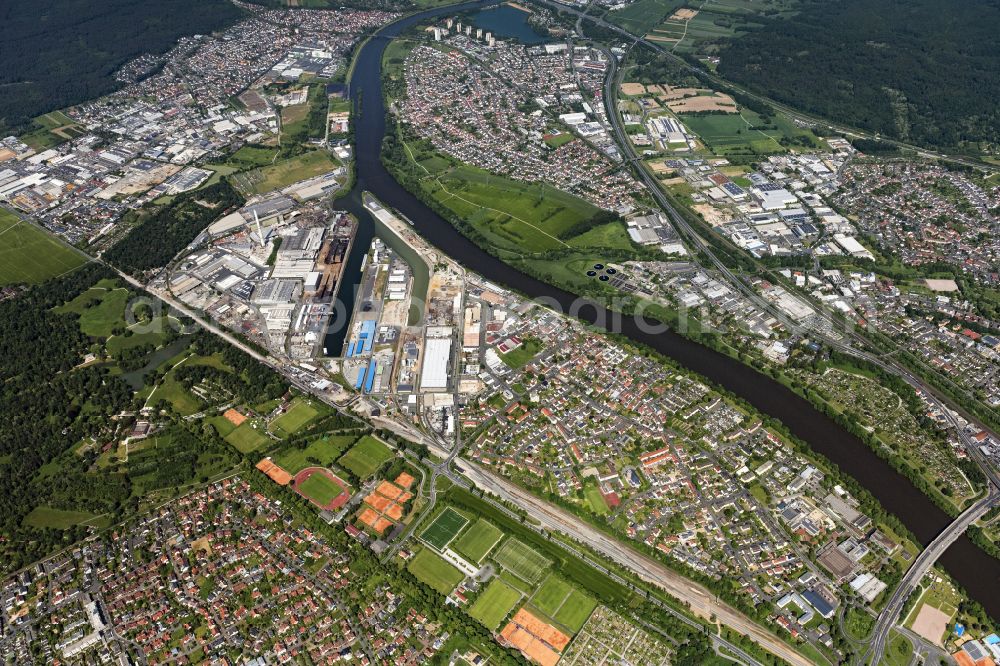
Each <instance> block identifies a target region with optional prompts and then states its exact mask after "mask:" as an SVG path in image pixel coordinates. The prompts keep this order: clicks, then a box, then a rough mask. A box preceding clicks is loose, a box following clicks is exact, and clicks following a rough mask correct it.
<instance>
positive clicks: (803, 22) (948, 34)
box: [719, 0, 1000, 149]
mask: <svg viewBox="0 0 1000 666" xmlns="http://www.w3.org/2000/svg"><path fill="white" fill-rule="evenodd" d="M998 29H1000V2H997V0H841V1H840V2H829V1H828V0H806V1H805V2H804V3H803V5H802V8H801V11H800V12H799V13H798V14H797V15H796V16H794V17H793V18H791V19H787V20H783V19H765V20H764V25H763V27H761V28H759V29H757V30H754V31H752V32H749V33H747V34H746V35H743V36H742V37H738V38H736V39H734V40H732V41H729V42H728V43H726V44H725V45H724V46H723V48H722V51H721V54H720V55H721V58H722V61H721V63H720V65H719V72H720V73H721V74H723V75H724V76H726V77H727V78H729V79H731V80H733V81H736V82H739V83H741V84H744V85H746V86H748V87H750V88H752V89H754V90H757V91H759V92H761V93H763V94H766V95H768V96H769V97H771V98H773V99H775V100H778V101H781V102H784V103H787V104H790V105H793V106H795V107H797V108H799V109H801V110H803V111H806V112H809V113H815V114H818V115H822V116H824V117H828V118H830V119H831V120H834V121H837V122H843V123H847V124H850V125H853V126H856V127H860V128H864V129H867V130H870V131H873V132H878V133H881V134H882V135H883V136H886V137H891V138H894V139H899V140H903V141H907V142H912V143H916V144H922V145H926V146H933V147H939V148H946V149H958V148H966V149H977V148H981V147H982V144H983V143H988V144H992V145H994V146H995V145H996V144H997V143H998V142H1000V105H997V99H1000V49H998V48H997V41H996V40H997V38H996V35H997V31H998Z"/></svg>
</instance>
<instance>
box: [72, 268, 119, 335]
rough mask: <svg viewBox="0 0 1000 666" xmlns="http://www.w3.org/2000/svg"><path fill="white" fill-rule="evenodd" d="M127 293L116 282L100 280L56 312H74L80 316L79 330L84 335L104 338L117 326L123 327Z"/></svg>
mask: <svg viewBox="0 0 1000 666" xmlns="http://www.w3.org/2000/svg"><path fill="white" fill-rule="evenodd" d="M128 296H129V291H128V290H127V289H125V288H124V287H120V286H119V285H118V282H117V281H116V280H101V281H100V282H98V283H97V284H96V285H94V286H93V287H91V288H90V289H88V290H87V291H85V292H83V293H82V294H80V295H79V296H77V297H76V298H74V299H73V300H72V301H70V302H68V303H65V304H63V305H61V306H59V307H58V308H56V312H75V313H77V314H78V315H80V330H81V331H82V332H83V333H84V334H85V335H90V336H93V337H100V338H106V337H108V336H110V335H111V332H112V331H113V330H114V329H115V327H117V326H122V327H124V324H125V306H126V305H127V304H128Z"/></svg>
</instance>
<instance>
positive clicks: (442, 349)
mask: <svg viewBox="0 0 1000 666" xmlns="http://www.w3.org/2000/svg"><path fill="white" fill-rule="evenodd" d="M450 361H451V338H450V337H447V338H427V343H426V344H425V345H424V365H423V368H421V370H420V388H421V389H423V390H425V391H427V390H431V391H433V390H438V389H444V388H447V387H448V365H449V362H450Z"/></svg>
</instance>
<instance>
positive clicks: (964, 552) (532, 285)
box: [328, 0, 1000, 618]
mask: <svg viewBox="0 0 1000 666" xmlns="http://www.w3.org/2000/svg"><path fill="white" fill-rule="evenodd" d="M490 4H495V2H494V3H490V2H487V1H485V0H480V1H478V2H467V3H463V4H460V5H452V6H449V7H440V8H437V9H431V10H427V11H424V12H420V13H417V14H413V15H410V16H408V17H406V18H404V19H401V20H400V21H397V22H396V23H393V24H390V25H387V26H385V27H384V28H382V29H380V30H379V31H378V32H377V33H376V34H375V36H374V37H372V39H371V40H369V41H368V43H367V44H365V45H364V47H363V48H362V49H361V52H360V54H359V56H358V59H357V62H356V63H355V68H354V72H353V74H352V77H351V81H350V92H351V99H352V100H353V101H354V103H355V104H356V105H357V104H358V103H359V102H360V104H361V113H360V114H356V116H358V117H357V118H356V126H355V135H356V137H357V143H356V146H355V149H356V175H357V178H356V181H355V185H354V189H353V190H352V191H351V193H350V194H349V195H348V196H347V197H345V198H344V199H341V200H340V202H338V203H339V206H340V207H342V208H344V209H345V210H349V211H350V212H352V213H354V214H355V215H357V216H358V218H359V219H360V220H361V228H360V229H359V232H358V238H357V239H356V240H355V243H354V251H353V253H352V257H351V258H350V260H349V263H348V266H347V273H346V274H345V280H346V281H354V282H355V283H356V282H357V280H358V279H359V278H360V272H359V271H360V266H361V256H362V255H363V254H364V252H365V251H367V248H368V245H369V243H370V241H371V237H372V235H373V233H374V231H373V228H374V225H373V223H372V220H371V217H370V216H369V215H368V213H367V211H365V210H364V209H363V208H362V206H361V192H362V191H364V190H367V191H370V192H372V193H373V194H374V195H375V196H376V197H378V198H379V199H380V200H381V201H382V202H384V203H385V204H386V205H388V206H390V207H392V208H395V209H396V210H398V211H400V212H402V213H403V214H404V215H406V217H408V218H409V219H410V220H411V221H412V222H413V224H414V227H415V228H416V229H417V231H419V232H420V234H421V235H422V236H424V238H426V239H427V240H428V241H430V242H431V243H432V244H434V245H435V246H437V247H438V248H440V249H441V250H442V251H443V252H446V253H447V254H448V255H449V256H451V257H453V258H454V259H455V260H457V261H459V262H460V263H461V264H463V265H464V266H468V267H470V268H471V269H473V270H475V271H476V272H477V273H479V274H481V275H483V276H485V277H486V278H487V279H489V280H492V281H494V282H496V283H498V284H501V285H505V286H507V287H510V288H511V289H515V290H517V291H520V292H522V293H523V294H525V295H527V296H528V297H531V298H543V297H544V298H547V299H549V300H551V301H553V302H555V303H558V304H559V305H561V306H562V307H563V308H564V311H568V308H569V306H570V304H571V303H573V302H574V301H575V300H577V298H576V297H575V296H574V295H572V294H570V293H568V292H566V291H563V290H561V289H558V288H556V287H553V286H551V285H549V284H546V283H544V282H541V281H539V280H536V279H535V278H533V277H530V276H528V275H526V274H524V273H522V272H520V271H519V270H517V269H515V268H512V267H511V266H508V265H507V264H505V263H503V262H502V261H500V260H499V259H497V258H496V257H494V256H492V255H490V254H489V253H487V252H485V251H484V250H482V249H481V248H479V247H478V246H477V245H475V244H474V243H473V242H472V241H470V240H469V239H468V238H466V237H465V236H463V235H462V234H461V233H460V232H458V230H456V229H455V227H453V226H452V225H451V224H450V223H449V222H447V221H446V220H444V219H443V218H442V217H440V216H439V215H437V214H436V213H435V212H434V211H432V210H431V209H430V208H428V207H427V206H426V205H425V204H423V203H422V202H421V201H420V200H419V199H417V198H416V197H415V196H413V195H412V194H410V193H409V192H408V191H407V190H405V189H404V188H403V187H402V186H400V185H399V183H397V182H396V180H395V179H394V178H393V177H392V175H391V174H390V173H389V172H388V171H387V170H386V169H385V167H384V166H383V165H382V162H381V160H380V158H379V154H380V150H381V145H382V137H383V135H384V134H385V126H386V123H385V113H386V110H385V105H384V100H383V98H382V86H381V65H382V53H383V51H384V50H385V47H386V45H387V44H388V43H389V41H391V40H392V39H393V38H394V37H397V36H399V35H400V34H401V33H402V32H403V31H405V30H407V29H408V28H410V27H411V26H413V25H414V24H416V23H419V22H421V21H425V20H426V19H428V18H430V17H434V16H441V15H452V14H455V13H457V12H459V11H465V10H470V9H475V8H481V7H486V6H489V5H490ZM354 286H356V285H354ZM355 291H356V289H355V288H352V285H351V284H347V283H346V282H345V284H344V285H343V288H342V289H341V299H342V300H343V301H345V304H346V305H347V306H348V309H347V312H350V311H351V310H350V307H351V306H352V305H353V302H354V301H353V299H354V293H355ZM578 316H579V317H580V318H581V319H583V320H586V321H588V322H590V323H594V322H596V321H598V320H601V321H608V320H609V319H608V314H607V313H606V312H605V311H604V310H603V309H602V308H600V307H597V306H595V307H591V308H588V309H586V310H585V311H583V312H580V313H579V314H578ZM337 328H341V329H343V327H334V328H333V329H331V330H334V331H335V330H336V329H337ZM620 332H621V333H622V334H623V335H625V336H626V337H628V338H630V339H632V340H634V341H635V342H637V343H640V344H643V345H647V346H649V347H651V348H652V349H655V350H656V351H658V352H660V353H661V354H663V355H664V356H668V357H670V358H672V359H674V360H675V361H677V362H678V363H679V364H681V365H682V366H684V367H686V368H688V369H690V370H692V371H694V372H697V373H698V374H701V375H703V376H705V377H707V378H708V379H709V380H711V381H712V382H714V383H716V384H718V385H719V386H721V387H723V388H725V389H727V390H729V391H731V392H732V393H734V394H736V395H737V396H739V397H741V398H742V399H744V400H746V401H747V402H748V403H750V404H751V405H753V406H754V407H755V408H756V409H758V410H760V411H761V412H763V413H764V414H768V415H770V416H772V417H774V418H776V419H778V420H780V421H781V422H782V423H784V424H785V425H786V426H787V427H788V429H789V430H790V431H791V432H792V433H793V434H794V435H795V436H797V437H799V438H800V439H802V440H804V441H805V442H807V443H808V444H809V445H810V446H811V447H812V448H813V450H815V451H816V452H818V453H820V454H822V455H824V456H826V457H827V458H828V459H829V460H831V461H832V462H834V463H835V464H836V465H838V466H839V467H840V468H841V469H842V470H843V471H844V472H846V473H847V474H849V475H851V476H852V477H854V478H855V479H856V480H857V481H858V482H859V483H860V484H861V485H862V486H864V487H865V488H867V489H868V491H869V492H870V493H871V494H872V495H873V496H874V497H875V498H876V499H877V500H878V501H879V502H881V504H882V506H884V507H885V509H886V510H887V511H889V512H891V513H893V514H895V515H896V516H898V517H899V519H900V520H901V521H902V522H903V523H904V524H905V525H906V526H907V527H908V528H909V529H910V530H911V531H912V532H913V533H914V534H915V535H916V536H917V538H918V539H919V540H920V541H921V542H922V543H924V544H926V543H929V542H930V541H931V540H933V538H934V537H935V536H937V534H938V533H939V532H941V531H942V530H943V529H944V528H945V527H946V526H947V525H948V523H949V522H950V518H949V517H948V516H947V514H945V513H944V512H943V511H942V510H941V509H939V508H938V507H936V506H935V505H934V504H933V503H932V502H931V501H930V500H929V499H928V498H927V497H926V496H925V495H924V494H923V493H921V492H920V491H919V490H917V489H916V488H915V487H914V486H913V485H912V484H911V483H910V482H909V481H908V480H907V479H906V478H905V477H903V476H901V475H900V474H899V473H897V472H896V471H895V470H894V469H892V467H890V466H889V465H888V463H886V462H885V461H884V460H882V459H881V458H879V457H878V456H876V455H875V454H874V453H873V452H872V451H871V449H869V448H868V446H867V445H865V444H864V443H863V442H862V441H861V440H859V439H858V438H856V437H854V436H853V435H851V434H850V433H848V432H847V431H846V430H844V429H843V428H841V427H840V426H838V425H837V424H836V423H834V422H833V421H832V420H830V419H829V418H828V417H826V416H825V415H823V414H822V413H820V412H818V411H817V410H816V409H814V408H813V407H812V405H810V404H809V402H807V401H806V400H805V399H803V398H801V397H799V396H798V395H796V394H795V393H793V392H792V391H790V390H789V389H787V388H786V387H784V386H782V385H781V384H779V383H778V382H776V381H774V380H773V379H771V378H769V377H766V376H764V375H762V374H760V373H758V372H756V371H755V370H753V369H752V368H750V367H748V366H745V365H743V364H742V363H740V362H738V361H736V360H734V359H732V358H730V357H728V356H726V355H724V354H721V353H719V352H716V351H713V350H711V349H709V348H708V347H704V346H702V345H699V344H697V343H695V342H692V341H690V340H688V339H686V338H684V337H682V336H680V335H678V334H676V333H673V332H665V333H657V334H650V333H648V332H646V331H645V330H643V328H640V326H638V324H637V323H636V322H635V321H633V320H632V319H631V318H629V317H623V318H621V329H620ZM343 334H344V332H343V330H341V331H340V332H339V333H331V336H334V337H332V338H328V340H329V341H330V342H331V343H336V342H338V341H339V346H333V344H330V345H328V347H329V349H328V351H329V353H330V354H338V353H339V350H340V346H342V344H343ZM941 563H942V564H943V565H944V567H945V568H946V569H947V570H948V572H949V573H950V574H951V575H952V576H954V577H955V578H956V579H957V580H958V581H959V582H960V583H961V584H962V585H963V586H964V587H965V589H966V590H968V592H969V594H970V596H971V597H972V598H973V599H975V600H976V601H978V602H980V603H981V604H982V605H983V607H985V608H986V610H987V611H988V612H989V613H990V614H991V615H992V616H993V617H994V618H1000V562H998V561H997V560H995V559H993V558H992V557H990V556H988V555H986V553H984V552H983V551H982V550H980V549H979V548H978V547H976V546H975V545H973V544H972V542H970V541H969V539H968V538H967V537H966V536H964V535H963V536H962V537H961V538H960V539H959V540H958V541H956V542H955V544H954V545H953V546H951V547H950V548H949V549H948V551H947V552H946V553H945V554H944V555H943V556H942V558H941Z"/></svg>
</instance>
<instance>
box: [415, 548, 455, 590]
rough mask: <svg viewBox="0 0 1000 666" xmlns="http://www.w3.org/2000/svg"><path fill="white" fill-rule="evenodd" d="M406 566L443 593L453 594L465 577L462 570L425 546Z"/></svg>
mask: <svg viewBox="0 0 1000 666" xmlns="http://www.w3.org/2000/svg"><path fill="white" fill-rule="evenodd" d="M406 568H407V570H408V571H409V572H410V573H411V574H413V575H414V576H416V577H417V578H418V579H420V580H421V581H423V582H424V583H426V584H428V585H430V586H431V587H433V588H434V589H435V590H437V591H438V592H440V593H441V594H451V591H452V590H454V589H455V586H456V585H458V584H459V583H461V582H462V579H463V578H464V576H462V572H461V571H459V570H458V569H456V568H455V567H453V566H452V565H450V564H448V563H447V562H445V561H444V559H442V558H441V556H440V555H438V554H437V553H435V552H434V551H433V550H431V549H429V548H424V549H422V550H421V551H420V552H419V553H417V554H416V555H414V556H413V558H412V559H411V560H410V562H409V564H407V566H406Z"/></svg>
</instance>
